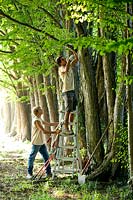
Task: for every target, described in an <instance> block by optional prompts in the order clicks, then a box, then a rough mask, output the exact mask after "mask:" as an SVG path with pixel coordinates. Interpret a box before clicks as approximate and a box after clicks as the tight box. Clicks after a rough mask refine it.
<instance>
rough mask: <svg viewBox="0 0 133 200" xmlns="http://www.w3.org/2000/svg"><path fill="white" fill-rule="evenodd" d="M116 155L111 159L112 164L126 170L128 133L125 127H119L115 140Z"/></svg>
mask: <svg viewBox="0 0 133 200" xmlns="http://www.w3.org/2000/svg"><path fill="white" fill-rule="evenodd" d="M115 146H116V153H115V157H114V158H113V159H112V162H113V163H119V164H120V165H121V168H126V169H128V162H127V160H128V132H127V127H122V126H121V125H120V127H119V130H117V137H116V139H115Z"/></svg>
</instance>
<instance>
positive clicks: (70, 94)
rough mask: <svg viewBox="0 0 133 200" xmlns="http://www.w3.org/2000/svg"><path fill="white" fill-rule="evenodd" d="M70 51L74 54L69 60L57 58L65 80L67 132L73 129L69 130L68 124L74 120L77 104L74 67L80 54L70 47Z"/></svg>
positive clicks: (63, 90)
mask: <svg viewBox="0 0 133 200" xmlns="http://www.w3.org/2000/svg"><path fill="white" fill-rule="evenodd" d="M70 51H71V52H72V54H73V55H71V56H70V57H69V59H68V60H66V58H64V57H63V56H59V57H58V58H57V59H56V62H57V64H58V66H59V70H58V72H59V76H60V78H61V80H62V82H63V87H62V96H63V99H64V103H65V117H64V127H65V132H67V133H69V132H72V130H69V126H68V124H69V122H73V117H74V116H73V114H72V113H71V112H73V111H75V110H76V106H77V99H76V94H75V87H74V73H73V69H72V68H73V67H74V66H75V65H76V63H77V62H78V55H77V53H76V52H75V51H74V50H72V49H70ZM72 57H73V58H72ZM70 58H72V59H70ZM71 129H72V127H71Z"/></svg>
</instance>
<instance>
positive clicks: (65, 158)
mask: <svg viewBox="0 0 133 200" xmlns="http://www.w3.org/2000/svg"><path fill="white" fill-rule="evenodd" d="M56 160H62V161H70V162H74V161H76V160H77V157H75V158H73V157H57V158H56Z"/></svg>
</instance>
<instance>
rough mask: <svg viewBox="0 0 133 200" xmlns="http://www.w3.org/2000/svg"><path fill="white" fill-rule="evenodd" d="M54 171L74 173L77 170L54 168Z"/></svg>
mask: <svg viewBox="0 0 133 200" xmlns="http://www.w3.org/2000/svg"><path fill="white" fill-rule="evenodd" d="M54 172H58V173H70V174H71V173H75V172H77V170H76V169H56V170H53V173H54Z"/></svg>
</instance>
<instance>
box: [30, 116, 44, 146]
mask: <svg viewBox="0 0 133 200" xmlns="http://www.w3.org/2000/svg"><path fill="white" fill-rule="evenodd" d="M35 121H40V122H41V124H42V126H43V123H42V119H41V118H39V117H37V116H34V117H33V120H32V139H31V143H32V144H34V145H42V144H44V143H45V135H44V133H43V132H42V131H41V130H39V129H37V127H36V126H35Z"/></svg>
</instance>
